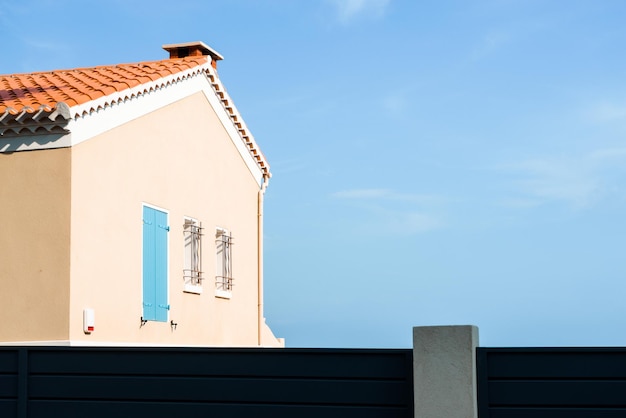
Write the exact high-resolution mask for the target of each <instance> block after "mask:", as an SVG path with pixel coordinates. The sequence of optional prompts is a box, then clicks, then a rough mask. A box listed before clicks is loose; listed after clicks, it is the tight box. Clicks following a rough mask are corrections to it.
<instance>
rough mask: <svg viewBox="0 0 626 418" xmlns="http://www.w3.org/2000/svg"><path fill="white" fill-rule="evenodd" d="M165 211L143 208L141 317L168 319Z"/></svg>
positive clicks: (147, 319) (150, 319)
mask: <svg viewBox="0 0 626 418" xmlns="http://www.w3.org/2000/svg"><path fill="white" fill-rule="evenodd" d="M169 230H170V227H169V226H168V222H167V213H166V212H164V211H161V210H158V209H155V208H152V207H148V206H144V207H143V254H142V258H143V260H142V262H143V317H142V319H143V320H146V321H160V322H166V321H167V311H168V310H169V309H170V306H169V305H168V304H167V234H168V232H169Z"/></svg>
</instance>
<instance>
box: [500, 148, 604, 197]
mask: <svg viewBox="0 0 626 418" xmlns="http://www.w3.org/2000/svg"><path fill="white" fill-rule="evenodd" d="M509 169H510V170H511V171H516V172H518V173H520V174H521V177H522V178H521V179H519V180H517V184H518V186H520V187H521V189H522V191H523V192H524V193H525V194H527V195H529V196H532V197H534V198H538V199H540V200H542V201H544V202H546V201H550V200H557V201H565V202H568V203H570V204H573V205H574V206H576V207H584V206H588V205H589V204H591V202H592V201H593V199H594V195H596V194H597V193H598V192H599V189H600V186H599V184H598V181H597V180H596V179H595V176H594V175H593V172H592V171H590V167H589V166H588V164H585V162H584V161H581V160H580V159H571V158H570V159H564V158H558V159H557V158H553V159H534V160H527V161H523V162H519V163H516V164H512V165H510V166H509Z"/></svg>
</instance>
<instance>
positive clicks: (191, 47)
mask: <svg viewBox="0 0 626 418" xmlns="http://www.w3.org/2000/svg"><path fill="white" fill-rule="evenodd" d="M163 49H164V50H166V51H167V52H169V53H170V59H174V58H185V57H201V56H207V55H208V56H210V57H211V66H212V67H213V68H215V69H216V70H217V61H219V60H223V59H224V57H222V56H221V55H220V54H218V53H217V51H215V50H213V49H211V47H209V46H208V45H207V44H205V43H204V42H200V41H196V42H186V43H182V44H168V45H163Z"/></svg>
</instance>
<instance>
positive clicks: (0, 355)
mask: <svg viewBox="0 0 626 418" xmlns="http://www.w3.org/2000/svg"><path fill="white" fill-rule="evenodd" d="M18 364H19V362H18V351H17V350H11V351H0V417H14V416H16V414H17V394H18V377H17V370H18Z"/></svg>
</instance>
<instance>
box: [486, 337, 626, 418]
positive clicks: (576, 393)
mask: <svg viewBox="0 0 626 418" xmlns="http://www.w3.org/2000/svg"><path fill="white" fill-rule="evenodd" d="M476 355H477V367H478V370H477V372H478V406H479V416H480V418H526V417H533V418H542V417H550V418H561V417H562V418H565V417H567V418H583V417H584V418H587V417H589V418H615V417H626V349H624V348H478V349H477V353H476Z"/></svg>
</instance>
